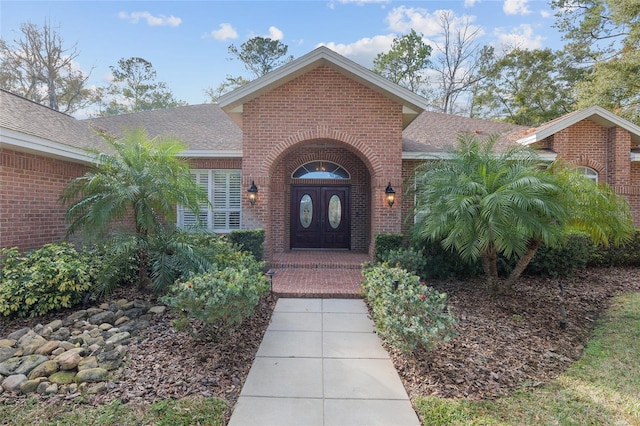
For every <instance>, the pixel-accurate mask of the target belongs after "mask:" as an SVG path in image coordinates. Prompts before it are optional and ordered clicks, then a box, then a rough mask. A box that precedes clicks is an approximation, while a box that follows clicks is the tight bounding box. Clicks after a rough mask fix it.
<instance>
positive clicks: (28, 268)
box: [0, 243, 95, 317]
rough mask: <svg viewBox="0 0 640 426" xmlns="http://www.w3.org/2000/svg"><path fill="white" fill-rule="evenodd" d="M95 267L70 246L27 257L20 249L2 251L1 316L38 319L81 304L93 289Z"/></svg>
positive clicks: (43, 249) (57, 246)
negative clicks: (50, 312) (86, 294)
mask: <svg viewBox="0 0 640 426" xmlns="http://www.w3.org/2000/svg"><path fill="white" fill-rule="evenodd" d="M93 265H94V263H93V261H92V259H91V257H90V256H89V255H86V254H79V253H78V252H77V251H76V250H75V249H74V248H73V247H72V246H71V245H69V244H67V243H59V244H47V245H45V246H43V247H41V248H40V249H38V250H34V251H31V252H29V253H27V254H26V255H24V256H22V255H20V253H19V252H18V250H17V249H16V248H11V249H0V314H2V315H4V316H9V315H13V314H17V315H18V316H20V317H25V316H31V317H34V316H38V315H43V314H45V313H47V312H49V311H52V310H55V309H60V308H68V307H71V306H74V305H76V304H78V303H80V301H81V300H82V297H83V296H84V294H85V293H86V292H87V291H89V289H90V288H91V281H92V273H93V272H95V271H94V270H93V268H94V266H93Z"/></svg>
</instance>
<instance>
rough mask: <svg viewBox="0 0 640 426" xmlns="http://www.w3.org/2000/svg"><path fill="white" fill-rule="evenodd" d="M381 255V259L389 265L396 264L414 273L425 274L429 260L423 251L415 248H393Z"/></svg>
mask: <svg viewBox="0 0 640 426" xmlns="http://www.w3.org/2000/svg"><path fill="white" fill-rule="evenodd" d="M380 257H381V259H380V261H381V262H384V263H386V264H388V265H389V266H395V267H398V268H402V269H405V270H407V271H409V272H411V273H412V274H415V275H418V276H424V273H425V268H426V266H427V261H426V260H425V258H424V257H423V256H422V253H421V252H419V251H418V250H416V249H414V248H407V247H400V248H397V249H391V250H389V251H388V252H386V253H383V254H382V255H381V256H380Z"/></svg>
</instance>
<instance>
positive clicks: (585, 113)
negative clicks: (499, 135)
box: [516, 105, 640, 145]
mask: <svg viewBox="0 0 640 426" xmlns="http://www.w3.org/2000/svg"><path fill="white" fill-rule="evenodd" d="M594 117H595V119H594ZM587 119H590V120H592V121H594V122H596V123H597V124H600V125H601V126H604V127H614V126H617V127H621V128H623V129H625V130H627V131H628V132H629V133H631V140H632V141H634V142H636V143H640V127H639V126H637V125H635V124H634V123H632V122H630V121H627V120H625V119H624V118H622V117H619V116H617V115H616V114H614V113H612V112H611V111H608V110H606V109H604V108H602V107H600V106H597V105H595V106H592V107H589V108H586V109H583V110H582V111H578V112H576V113H575V114H572V115H570V116H569V117H566V118H565V119H563V120H559V121H558V122H557V123H554V124H553V125H551V126H549V127H547V128H544V129H542V130H540V131H538V132H534V133H532V134H530V135H528V136H526V137H524V138H520V139H518V140H517V141H516V142H518V143H519V144H522V145H530V144H532V143H535V142H538V141H541V140H543V139H545V138H548V137H549V136H552V135H554V134H556V133H558V132H559V131H561V130H564V129H566V128H567V127H570V126H573V125H574V124H576V123H578V122H580V121H582V120H587Z"/></svg>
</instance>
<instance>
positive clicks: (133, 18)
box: [118, 12, 182, 27]
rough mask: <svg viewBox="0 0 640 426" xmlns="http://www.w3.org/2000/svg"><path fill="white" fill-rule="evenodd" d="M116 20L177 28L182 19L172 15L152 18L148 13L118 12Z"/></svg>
mask: <svg viewBox="0 0 640 426" xmlns="http://www.w3.org/2000/svg"><path fill="white" fill-rule="evenodd" d="M118 18H120V19H125V20H128V21H129V22H131V23H132V24H137V23H138V22H139V21H140V20H145V21H147V25H149V26H151V27H161V26H162V27H177V26H179V25H180V24H181V23H182V19H180V18H177V17H175V16H173V15H171V16H164V15H158V16H153V15H152V14H151V13H149V12H131V13H127V12H120V13H118Z"/></svg>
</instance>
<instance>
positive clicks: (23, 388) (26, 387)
mask: <svg viewBox="0 0 640 426" xmlns="http://www.w3.org/2000/svg"><path fill="white" fill-rule="evenodd" d="M45 380H46V378H44V377H40V378H37V379H34V380H25V381H24V382H22V383H20V386H19V389H20V392H22V393H23V394H25V395H27V394H30V393H34V392H35V391H36V390H37V389H38V386H39V385H40V383H42V382H43V381H45Z"/></svg>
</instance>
